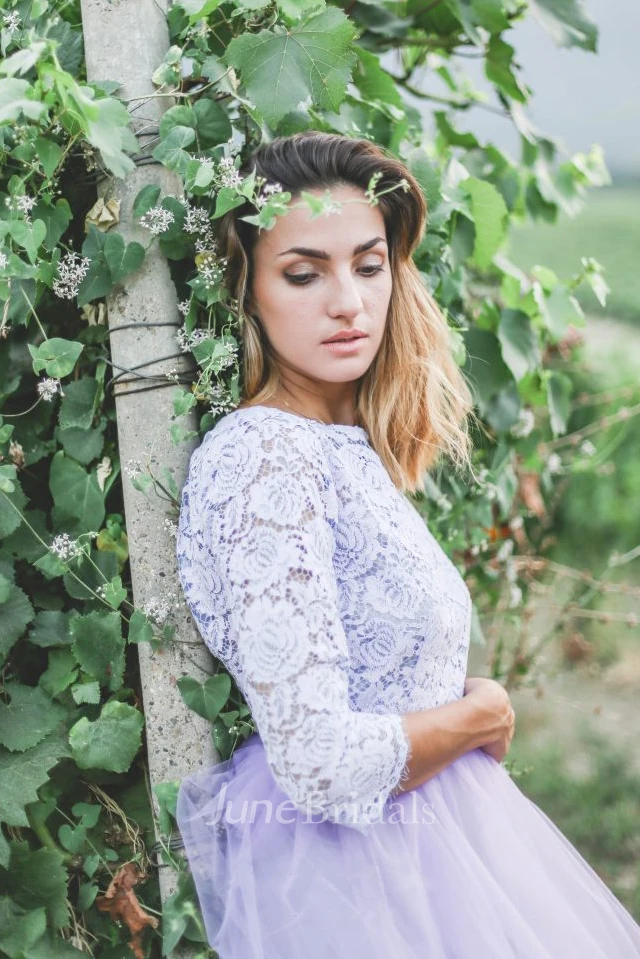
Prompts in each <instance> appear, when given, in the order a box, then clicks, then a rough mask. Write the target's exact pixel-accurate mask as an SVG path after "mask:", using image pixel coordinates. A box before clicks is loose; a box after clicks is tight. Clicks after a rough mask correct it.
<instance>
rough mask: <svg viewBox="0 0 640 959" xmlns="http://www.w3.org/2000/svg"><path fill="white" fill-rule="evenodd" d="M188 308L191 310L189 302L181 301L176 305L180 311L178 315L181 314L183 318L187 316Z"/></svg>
mask: <svg viewBox="0 0 640 959" xmlns="http://www.w3.org/2000/svg"><path fill="white" fill-rule="evenodd" d="M190 308H191V303H190V302H189V300H181V301H180V303H178V310H179V311H180V313H182V315H183V316H186V315H187V313H188V312H189V309H190Z"/></svg>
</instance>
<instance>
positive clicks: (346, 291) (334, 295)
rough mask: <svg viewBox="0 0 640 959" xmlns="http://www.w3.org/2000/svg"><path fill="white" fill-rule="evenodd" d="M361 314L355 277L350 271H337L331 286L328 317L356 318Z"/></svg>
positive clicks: (360, 297) (360, 299)
mask: <svg viewBox="0 0 640 959" xmlns="http://www.w3.org/2000/svg"><path fill="white" fill-rule="evenodd" d="M361 312H362V296H361V295H360V289H359V285H358V280H357V277H355V276H354V275H353V273H352V272H351V269H350V268H349V267H347V268H346V269H345V270H342V271H338V272H337V274H336V276H335V279H334V281H333V283H332V284H331V294H330V302H329V310H328V313H329V316H348V317H354V316H358V314H359V313H361Z"/></svg>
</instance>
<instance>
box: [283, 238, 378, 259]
mask: <svg viewBox="0 0 640 959" xmlns="http://www.w3.org/2000/svg"><path fill="white" fill-rule="evenodd" d="M380 241H382V242H383V243H386V240H385V238H384V237H383V236H374V238H373V239H372V240H367V242H366V243H359V244H358V246H356V247H354V249H353V255H354V256H357V254H358V253H364V252H365V250H370V249H371V247H372V246H375V245H376V243H380ZM286 253H299V254H300V255H301V256H311V257H313V258H314V259H316V260H330V259H331V256H330V255H329V254H328V253H327V251H326V250H312V249H311V248H310V247H308V246H292V247H291V248H290V249H289V250H283V251H282V253H278V256H284V255H285V254H286Z"/></svg>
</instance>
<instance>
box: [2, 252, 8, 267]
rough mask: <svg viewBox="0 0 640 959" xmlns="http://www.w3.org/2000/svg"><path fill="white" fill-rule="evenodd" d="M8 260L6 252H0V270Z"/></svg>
mask: <svg viewBox="0 0 640 959" xmlns="http://www.w3.org/2000/svg"><path fill="white" fill-rule="evenodd" d="M8 262H9V258H8V256H7V254H6V253H0V270H4V268H5V266H6V265H7V263H8Z"/></svg>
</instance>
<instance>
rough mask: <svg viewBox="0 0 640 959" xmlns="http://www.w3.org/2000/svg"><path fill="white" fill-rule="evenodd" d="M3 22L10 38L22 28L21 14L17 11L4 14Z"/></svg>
mask: <svg viewBox="0 0 640 959" xmlns="http://www.w3.org/2000/svg"><path fill="white" fill-rule="evenodd" d="M2 20H3V22H4V26H5V29H6V31H7V33H8V34H9V36H12V35H13V34H14V33H15V32H16V30H17V29H18V27H19V26H20V14H19V13H18V11H17V10H12V11H11V13H5V14H3V17H2Z"/></svg>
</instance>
